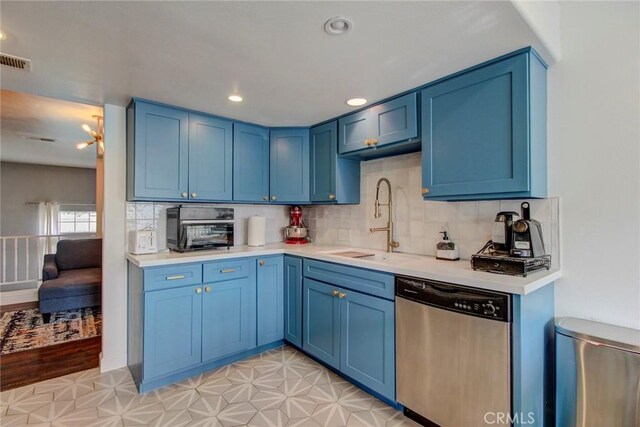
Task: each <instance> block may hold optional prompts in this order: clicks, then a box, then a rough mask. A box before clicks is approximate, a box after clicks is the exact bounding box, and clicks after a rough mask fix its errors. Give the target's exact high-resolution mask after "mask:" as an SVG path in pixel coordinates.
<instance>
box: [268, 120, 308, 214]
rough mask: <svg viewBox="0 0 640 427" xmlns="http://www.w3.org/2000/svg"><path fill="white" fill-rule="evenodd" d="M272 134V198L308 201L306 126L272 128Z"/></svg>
mask: <svg viewBox="0 0 640 427" xmlns="http://www.w3.org/2000/svg"><path fill="white" fill-rule="evenodd" d="M270 134H271V143H270V149H271V156H270V177H271V201H272V202H276V203H308V202H309V129H306V128H305V129H297V128H296V129H273V130H271V132H270Z"/></svg>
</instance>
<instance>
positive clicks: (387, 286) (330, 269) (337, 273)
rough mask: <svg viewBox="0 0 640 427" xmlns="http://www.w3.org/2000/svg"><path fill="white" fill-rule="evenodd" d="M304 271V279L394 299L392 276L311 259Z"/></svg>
mask: <svg viewBox="0 0 640 427" xmlns="http://www.w3.org/2000/svg"><path fill="white" fill-rule="evenodd" d="M303 270H304V277H309V278H311V279H315V280H319V281H321V282H325V283H330V284H332V285H336V286H340V287H344V288H349V289H353V290H354V291H360V292H364V293H366V294H370V295H375V296H378V297H382V298H387V299H390V300H393V299H394V295H395V292H394V282H393V275H391V274H386V273H379V272H377V271H371V270H365V269H362V268H356V267H347V266H345V265H341V264H333V263H330V262H324V261H314V260H309V259H305V260H304V268H303Z"/></svg>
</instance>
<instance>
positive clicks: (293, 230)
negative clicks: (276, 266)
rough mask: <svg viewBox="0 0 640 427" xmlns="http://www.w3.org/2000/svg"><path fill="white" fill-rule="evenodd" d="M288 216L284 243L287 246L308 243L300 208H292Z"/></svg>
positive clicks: (307, 230) (306, 230)
mask: <svg viewBox="0 0 640 427" xmlns="http://www.w3.org/2000/svg"><path fill="white" fill-rule="evenodd" d="M289 216H290V219H289V226H288V227H285V228H284V242H285V243H287V244H289V245H304V244H305V243H309V242H310V240H309V229H308V228H307V226H306V225H305V223H304V221H303V220H302V207H300V206H293V207H292V208H291V210H290V211H289Z"/></svg>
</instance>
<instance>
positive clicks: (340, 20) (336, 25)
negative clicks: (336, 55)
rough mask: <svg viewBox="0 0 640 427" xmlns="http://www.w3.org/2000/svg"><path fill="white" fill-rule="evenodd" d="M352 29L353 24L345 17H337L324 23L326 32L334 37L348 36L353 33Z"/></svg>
mask: <svg viewBox="0 0 640 427" xmlns="http://www.w3.org/2000/svg"><path fill="white" fill-rule="evenodd" d="M351 28H353V22H351V20H350V19H348V18H345V17H343V16H336V17H334V18H331V19H329V20H328V21H327V22H325V23H324V30H325V31H326V33H327V34H329V35H332V36H340V35H342V34H346V33H348V32H349V31H351Z"/></svg>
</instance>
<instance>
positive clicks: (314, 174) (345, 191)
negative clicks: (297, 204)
mask: <svg viewBox="0 0 640 427" xmlns="http://www.w3.org/2000/svg"><path fill="white" fill-rule="evenodd" d="M309 144H310V149H309V154H310V156H311V159H310V173H309V184H310V195H309V199H310V201H311V202H324V203H338V204H349V203H352V204H356V203H360V161H359V160H352V159H346V158H342V157H338V123H337V122H336V121H333V122H329V123H325V124H324V125H320V126H316V127H312V128H311V131H310V138H309Z"/></svg>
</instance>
